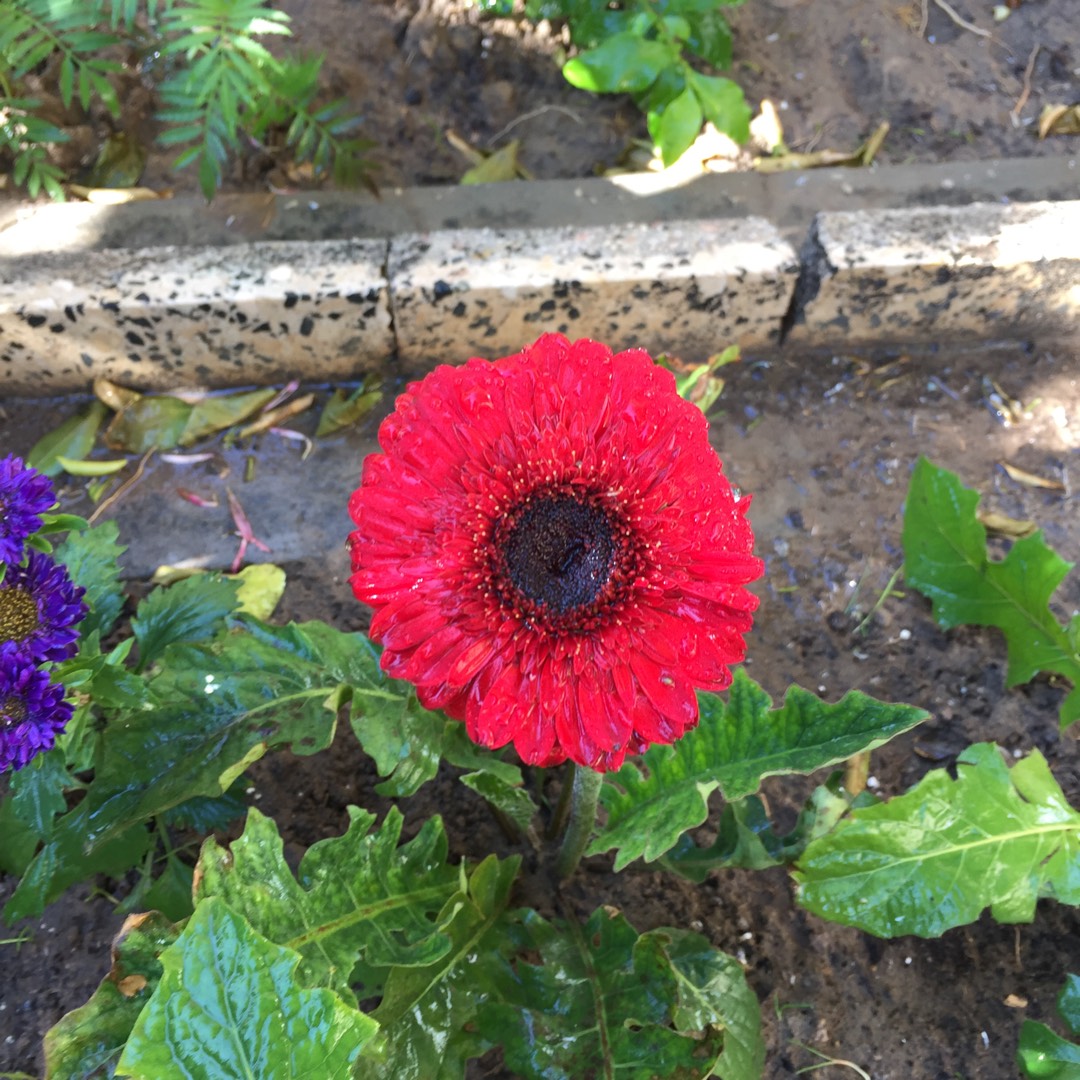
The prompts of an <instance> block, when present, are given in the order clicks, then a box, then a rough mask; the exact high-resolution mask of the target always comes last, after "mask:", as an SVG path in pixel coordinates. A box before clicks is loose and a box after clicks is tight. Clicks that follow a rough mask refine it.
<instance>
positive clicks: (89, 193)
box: [68, 184, 172, 206]
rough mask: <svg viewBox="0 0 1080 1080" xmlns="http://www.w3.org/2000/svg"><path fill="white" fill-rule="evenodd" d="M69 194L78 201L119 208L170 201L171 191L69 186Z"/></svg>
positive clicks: (141, 188)
mask: <svg viewBox="0 0 1080 1080" xmlns="http://www.w3.org/2000/svg"><path fill="white" fill-rule="evenodd" d="M68 192H69V193H70V194H72V195H74V196H75V198H77V199H85V200H86V201H87V202H88V203H95V204H97V205H98V206H119V205H121V204H122V203H132V202H147V201H149V200H150V199H168V198H171V197H172V192H171V191H154V190H153V189H152V188H146V187H133V188H94V187H84V186H83V185H82V184H68Z"/></svg>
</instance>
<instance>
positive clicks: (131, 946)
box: [45, 912, 180, 1080]
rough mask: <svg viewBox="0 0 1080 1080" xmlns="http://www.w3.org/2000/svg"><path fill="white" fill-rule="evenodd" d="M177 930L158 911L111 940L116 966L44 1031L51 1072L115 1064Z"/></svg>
mask: <svg viewBox="0 0 1080 1080" xmlns="http://www.w3.org/2000/svg"><path fill="white" fill-rule="evenodd" d="M179 932H180V931H179V928H178V927H176V926H174V925H173V924H172V923H171V922H170V921H169V920H168V919H167V918H165V917H164V916H163V915H160V914H158V913H156V912H151V913H150V914H148V915H144V916H141V917H140V918H139V919H137V920H130V921H129V922H127V923H125V925H124V928H123V929H122V930H121V931H120V935H119V936H118V937H117V939H116V940H115V941H114V942H113V951H112V970H111V971H110V972H109V974H108V975H107V976H106V977H105V978H104V979H103V980H102V981H101V985H100V986H99V987H98V988H97V990H95V991H94V994H93V996H92V997H91V998H90V1000H89V1001H88V1002H86V1004H85V1005H81V1006H79V1008H77V1009H75V1010H74V1011H72V1012H69V1013H68V1014H67V1015H66V1016H64V1017H63V1018H62V1019H61V1020H60V1021H59V1023H57V1024H56V1025H55V1026H54V1027H53V1028H51V1029H50V1030H49V1031H48V1033H47V1034H46V1035H45V1072H46V1075H48V1076H56V1077H69V1078H72V1080H75V1078H83V1077H86V1078H89V1077H91V1076H100V1075H106V1074H105V1073H103V1072H101V1070H104V1069H106V1068H108V1067H110V1066H112V1065H115V1063H116V1061H117V1059H118V1058H119V1057H120V1053H121V1051H122V1050H123V1049H124V1044H125V1043H126V1042H127V1039H128V1036H129V1035H130V1034H131V1030H132V1028H133V1027H134V1026H135V1021H136V1020H137V1019H138V1016H139V1013H140V1012H142V1009H143V1006H144V1005H145V1004H146V1003H147V1001H148V1000H149V999H150V996H151V994H152V993H153V991H154V988H155V987H156V986H157V984H158V980H159V979H160V978H161V959H160V958H161V954H162V953H163V952H164V951H165V949H167V948H168V947H169V946H170V945H172V944H173V943H174V942H175V941H176V939H177V936H178V935H179Z"/></svg>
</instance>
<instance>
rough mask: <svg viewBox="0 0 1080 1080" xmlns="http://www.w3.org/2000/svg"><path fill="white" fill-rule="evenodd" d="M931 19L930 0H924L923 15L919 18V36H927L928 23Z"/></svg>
mask: <svg viewBox="0 0 1080 1080" xmlns="http://www.w3.org/2000/svg"><path fill="white" fill-rule="evenodd" d="M929 21H930V0H922V16H921V17H920V19H919V37H921V38H924V37H926V24H927V23H928V22H929Z"/></svg>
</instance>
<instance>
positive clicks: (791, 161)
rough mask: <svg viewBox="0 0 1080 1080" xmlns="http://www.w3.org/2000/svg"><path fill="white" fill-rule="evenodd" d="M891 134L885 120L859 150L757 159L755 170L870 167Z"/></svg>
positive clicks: (817, 152)
mask: <svg viewBox="0 0 1080 1080" xmlns="http://www.w3.org/2000/svg"><path fill="white" fill-rule="evenodd" d="M888 134H889V124H888V122H887V121H885V120H883V121H882V122H881V123H880V124H878V126H877V128H876V129H875V130H874V133H873V134H872V135H871V136H870V138H869V139H867V140H866V142H864V143H863V144H862V146H860V147H859V148H858V149H857V150H855V151H853V152H850V153H849V152H847V151H844V150H815V151H813V152H812V153H809V154H780V155H778V156H777V157H765V158H756V159H755V161H754V168H755V169H757V171H758V172H763V173H774V172H788V171H790V170H792V169H821V168H824V167H826V166H830V165H847V166H850V167H858V166H865V165H869V164H870V163H871V162H872V161H873V160H874V158H875V157H876V156H877V153H878V151H879V150H880V149H881V145H882V143H884V142H885V136H886V135H888Z"/></svg>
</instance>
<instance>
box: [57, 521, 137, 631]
mask: <svg viewBox="0 0 1080 1080" xmlns="http://www.w3.org/2000/svg"><path fill="white" fill-rule="evenodd" d="M119 535H120V530H119V528H118V527H117V524H116V522H115V521H106V522H104V523H102V524H101V525H95V526H94V527H93V528H90V529H85V530H83V531H82V532H73V533H69V534H68V537H67V539H66V540H65V541H64V542H63V543H62V544H60V545H59V546H58V547H57V549H56V559H57V562H62V563H63V564H64V565H65V566H66V567H67V568H68V573H69V574H70V575H71V580H72V581H74V582H75V584H76V585H81V586H82V587H83V588H84V589H85V590H86V595H85V597H83V599H84V600H85V601H86V603H87V605H88V606H89V608H90V611H89V614H87V616H86V618H85V619H83V621H82V622H81V623H80V624H79V633H80V634H81V635H82V636H83V637H84V638H85V637H87V636H88V635H90V634H92V633H94V631H98V632H99V633H101V634H108V633H109V631H110V630H111V629H112V628H113V625H114V624H115V622H116V620H117V617H118V616H119V615H120V611H121V609H122V608H123V606H124V593H123V591H122V589H121V587H120V566H119V564H118V562H117V560H118V559H119V558H120V556H121V555H123V553H124V552H125V551H127V548H126V547H124V546H123V545H121V544H118V543H117V542H116V540H117V537H118V536H119Z"/></svg>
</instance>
